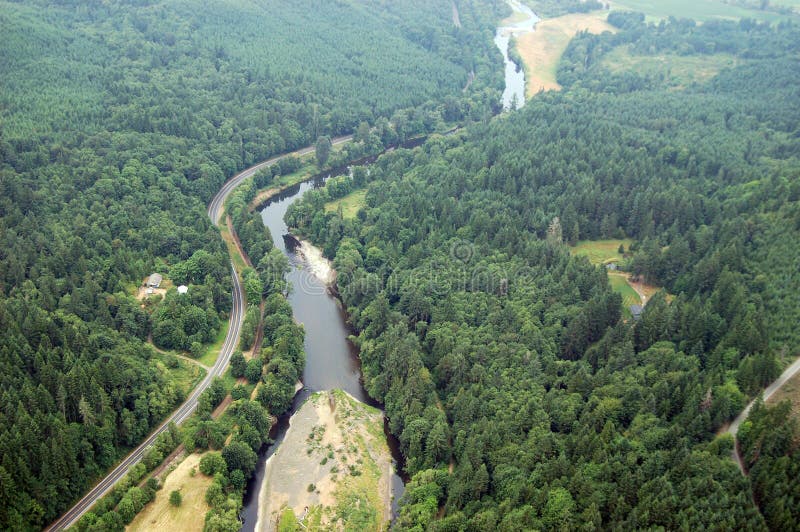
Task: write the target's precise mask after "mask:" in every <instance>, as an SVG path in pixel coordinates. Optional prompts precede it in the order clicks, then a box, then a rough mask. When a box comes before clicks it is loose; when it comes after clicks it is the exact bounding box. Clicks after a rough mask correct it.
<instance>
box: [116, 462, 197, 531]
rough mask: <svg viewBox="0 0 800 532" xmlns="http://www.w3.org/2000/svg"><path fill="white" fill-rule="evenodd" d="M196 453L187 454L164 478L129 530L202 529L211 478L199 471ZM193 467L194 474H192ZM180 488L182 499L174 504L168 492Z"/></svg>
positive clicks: (129, 526)
mask: <svg viewBox="0 0 800 532" xmlns="http://www.w3.org/2000/svg"><path fill="white" fill-rule="evenodd" d="M200 457H201V455H199V454H190V455H189V456H187V457H186V459H185V460H184V461H183V462H181V463H180V464H179V465H178V467H177V468H176V469H175V471H173V472H172V473H170V474H169V476H167V478H166V479H165V480H164V487H163V488H162V489H161V490H159V491H158V492H156V498H155V500H154V501H153V502H151V503H150V504H148V505H147V506H145V507H144V509H143V510H142V511H141V512H139V514H138V515H137V516H136V517H135V518H134V520H133V521H131V524H129V525H128V527H127V529H126V530H127V531H128V532H139V531H142V532H144V531H148V532H153V531H155V532H161V531H164V532H169V531H172V530H203V525H204V524H205V517H206V512H208V510H209V506H208V504H206V500H205V495H206V490H207V489H208V486H210V485H211V481H212V478H211V477H207V476H205V475H203V474H202V473H200V471H199V470H198V464H199V463H200ZM192 470H194V471H195V475H194V476H192ZM175 490H177V491H180V493H181V496H182V497H183V502H182V503H181V505H180V506H178V507H174V506H172V505H171V504H170V503H169V494H170V493H172V492H173V491H175Z"/></svg>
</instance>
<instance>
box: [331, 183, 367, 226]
mask: <svg viewBox="0 0 800 532" xmlns="http://www.w3.org/2000/svg"><path fill="white" fill-rule="evenodd" d="M366 197H367V191H366V190H363V189H362V190H355V191H353V192H351V193H350V194H348V195H346V196H343V197H341V198H339V199H337V200H333V201H329V202H328V203H326V204H325V212H337V211H338V210H339V207H340V206H341V208H342V217H343V218H345V219H348V218H350V219H352V218H355V217H356V214H358V211H359V210H360V209H361V208H362V207H364V205H366Z"/></svg>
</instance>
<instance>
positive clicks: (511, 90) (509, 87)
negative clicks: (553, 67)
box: [494, 0, 539, 110]
mask: <svg viewBox="0 0 800 532" xmlns="http://www.w3.org/2000/svg"><path fill="white" fill-rule="evenodd" d="M507 3H508V5H509V6H510V7H511V9H512V10H513V11H514V15H515V16H516V15H522V16H524V17H526V18H524V19H523V20H521V21H519V22H514V23H510V24H507V25H505V26H500V27H499V28H497V33H496V34H495V37H494V43H495V44H496V45H497V47H498V48H499V49H500V53H502V54H503V62H504V63H505V80H506V86H505V90H504V91H503V108H504V109H507V110H508V109H511V108H512V107H513V106H514V105H515V102H516V109H519V108H521V107H522V106H523V105H525V70H524V69H523V68H522V65H518V64H516V63H515V62H514V61H513V60H512V59H511V57H510V56H509V54H508V47H509V43H510V41H511V37H512V36H513V37H518V36H520V35H523V34H525V33H530V32H532V31H533V30H534V27H535V26H536V23H537V22H539V17H537V16H536V14H535V13H534V12H533V11H532V10H531V8H529V7H528V6H526V5H525V4H522V3H521V2H519V1H518V0H508V2H507Z"/></svg>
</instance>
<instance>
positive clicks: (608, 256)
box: [570, 238, 631, 264]
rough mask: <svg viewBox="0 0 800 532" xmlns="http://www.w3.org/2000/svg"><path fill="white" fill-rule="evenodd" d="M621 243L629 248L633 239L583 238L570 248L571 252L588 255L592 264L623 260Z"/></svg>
mask: <svg viewBox="0 0 800 532" xmlns="http://www.w3.org/2000/svg"><path fill="white" fill-rule="evenodd" d="M620 244H623V245H624V246H625V249H626V250H627V249H628V248H629V247H630V246H631V240H630V239H627V238H626V239H623V240H581V241H580V242H578V243H577V244H576V245H575V247H573V248H570V253H572V254H573V255H586V257H588V259H589V262H591V263H592V264H606V263H608V262H615V261H616V262H619V261H621V260H622V255H620V253H619V245H620Z"/></svg>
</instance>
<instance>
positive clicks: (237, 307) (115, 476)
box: [46, 135, 353, 531]
mask: <svg viewBox="0 0 800 532" xmlns="http://www.w3.org/2000/svg"><path fill="white" fill-rule="evenodd" d="M352 138H353V136H352V135H347V136H344V137H338V138H336V139H333V141H332V144H334V145H337V144H342V143H345V142H348V141H350V140H351V139H352ZM313 151H314V146H309V147H307V148H303V149H301V150H298V151H296V152H293V153H289V154H285V155H281V156H278V157H273V158H272V159H269V160H267V161H264V162H261V163H259V164H257V165H255V166H251V167H250V168H248V169H246V170H244V171H242V172H240V173H238V174H236V175H235V176H233V177H232V178H230V179H229V180H228V181H226V182H225V184H224V185H222V188H220V190H219V192H217V194H216V195H215V196H214V198H213V199H212V200H211V203H210V204H209V206H208V215H209V217H210V218H211V221H212V222H213V223H214V224H215V225H216V224H217V223H218V222H219V219H220V217H221V216H222V212H223V208H224V205H225V201H226V200H227V199H228V196H229V195H230V194H231V192H233V191H234V190H235V189H236V187H238V186H239V185H240V184H241V183H242V181H244V180H245V179H247V178H248V177H250V176H252V175H253V174H255V173H256V172H257V171H259V170H261V169H262V168H266V167H268V166H270V165H273V164H275V163H276V162H278V161H280V160H281V159H283V158H284V157H289V156H302V155H307V154H309V153H311V152H313ZM231 277H232V279H233V306H232V308H231V324H230V327H229V328H228V334H227V336H226V337H225V342H224V343H223V344H222V349H221V350H220V353H219V356H218V357H217V361H216V363H215V364H214V366H212V367H211V369H210V371H209V372H208V374H207V375H206V376H205V378H204V379H203V380H202V382H201V383H200V384H199V385H198V386H197V387H196V388H195V389H194V390H193V391H192V393H191V394H190V395H189V397H188V398H187V399H186V401H185V402H184V403H183V404H182V405H181V406H180V407H179V408H178V409H177V410H175V411H174V412H173V413H172V414H171V415H170V416H169V417H168V418H167V419H166V420H165V421H164V423H162V424H161V426H159V427H158V428H157V429H156V430H155V431H153V432H152V434H150V436H148V437H147V439H146V440H145V441H143V442H142V443H141V444H140V445H139V446H138V447H136V449H134V450H133V451H131V453H130V454H128V456H126V457H125V459H124V460H122V462H120V463H119V464H118V465H117V466H116V467H115V468H114V469H113V470H112V471H111V472H110V473H109V474H108V475H107V476H106V477H105V478H103V480H101V481H100V482H99V483H97V485H96V486H95V487H94V488H92V489H91V490H90V491H89V493H87V494H86V495H85V496H84V497H83V498H82V499H81V500H80V501H78V502H77V503H76V504H75V506H73V507H72V508H71V509H70V510H69V511H67V513H65V514H64V515H62V516H61V517H60V518H59V519H58V520H56V521H55V522H54V523H52V524H51V525H50V526H49V527H47V529H46V530H47V531H58V530H63V529H65V528H69V527H70V526H72V525H74V524H75V523H76V522H77V521H78V519H80V518H81V516H82V515H83V514H85V513H86V512H87V511H88V510H89V509H90V508H91V507H92V506H94V504H95V503H97V501H99V500H100V499H101V498H102V497H103V496H104V495H105V494H106V493H108V492H109V491H110V490H111V488H113V487H114V484H116V483H117V482H118V481H119V480H120V479H122V477H124V476H125V475H126V474H127V472H128V469H130V467H131V466H133V465H135V464H137V463H138V462H139V461H140V460H141V459H142V457H143V456H144V454H145V452H147V449H148V448H149V447H150V446H151V445H153V443H154V442H155V441H156V438H157V437H158V435H159V434H161V433H162V432H164V431H165V430H167V427H168V426H169V424H170V423H172V422H174V423H176V424H180V423H183V422H184V421H186V420H187V419H188V418H189V416H191V415H192V413H193V412H194V410H195V408H197V401H198V399H199V398H200V394H202V393H203V392H204V391H205V390H206V389H207V388H208V387H209V385H211V382H212V381H213V380H214V377H219V376H221V375H222V374H223V373H224V372H225V369H226V368H227V367H228V363H229V362H230V359H231V354H232V353H233V351H234V350H235V349H236V346H237V345H238V344H239V335H240V333H241V330H242V321H243V319H244V292H243V290H242V286H241V283H240V281H239V276H238V275H237V273H236V269H235V268H234V266H233V263H231Z"/></svg>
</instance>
